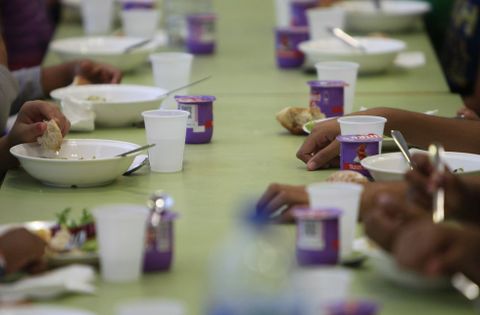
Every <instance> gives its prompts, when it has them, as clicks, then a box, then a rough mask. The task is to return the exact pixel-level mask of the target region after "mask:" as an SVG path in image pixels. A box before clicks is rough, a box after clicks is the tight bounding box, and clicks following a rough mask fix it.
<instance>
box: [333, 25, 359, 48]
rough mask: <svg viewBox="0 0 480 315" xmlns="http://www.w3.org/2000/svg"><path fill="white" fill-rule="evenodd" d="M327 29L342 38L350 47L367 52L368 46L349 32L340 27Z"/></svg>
mask: <svg viewBox="0 0 480 315" xmlns="http://www.w3.org/2000/svg"><path fill="white" fill-rule="evenodd" d="M327 30H328V31H329V32H330V33H331V34H332V35H333V36H335V37H336V38H338V39H340V40H341V41H342V42H344V43H345V44H347V45H348V46H350V47H353V48H355V49H357V50H359V51H361V52H362V53H366V52H367V48H366V47H365V46H364V45H363V44H362V43H361V42H360V41H358V40H357V39H355V38H353V37H352V36H350V35H349V34H347V33H346V32H345V31H344V30H342V29H341V28H338V27H327Z"/></svg>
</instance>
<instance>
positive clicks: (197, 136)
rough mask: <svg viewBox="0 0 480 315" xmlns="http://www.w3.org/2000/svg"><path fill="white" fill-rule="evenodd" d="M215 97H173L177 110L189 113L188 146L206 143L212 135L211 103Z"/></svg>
mask: <svg viewBox="0 0 480 315" xmlns="http://www.w3.org/2000/svg"><path fill="white" fill-rule="evenodd" d="M215 99H216V98H215V96H209V95H198V96H197V95H195V96H178V95H177V96H175V100H176V101H177V104H178V109H180V110H184V111H187V112H189V113H190V116H189V118H188V120H187V138H186V143H188V144H200V143H208V142H210V141H211V139H212V135H213V102H214V101H215Z"/></svg>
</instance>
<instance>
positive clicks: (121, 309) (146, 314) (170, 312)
mask: <svg viewBox="0 0 480 315" xmlns="http://www.w3.org/2000/svg"><path fill="white" fill-rule="evenodd" d="M185 313H186V311H185V307H184V305H183V304H182V303H180V302H178V301H174V300H163V299H158V300H154V299H151V300H150V299H144V300H138V301H132V302H127V303H124V304H121V305H119V306H118V308H117V312H116V315H160V314H161V315H184V314H185Z"/></svg>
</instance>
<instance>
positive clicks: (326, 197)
mask: <svg viewBox="0 0 480 315" xmlns="http://www.w3.org/2000/svg"><path fill="white" fill-rule="evenodd" d="M362 191H363V186H362V185H359V184H354V183H314V184H310V185H308V186H307V192H308V199H309V202H310V207H311V208H313V209H315V208H324V209H326V208H337V209H340V210H341V211H342V213H343V214H342V216H341V217H340V259H341V260H344V259H347V258H349V256H350V255H351V254H352V251H353V241H354V239H355V231H356V227H357V221H358V208H359V206H360V197H361V194H362Z"/></svg>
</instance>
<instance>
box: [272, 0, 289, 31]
mask: <svg viewBox="0 0 480 315" xmlns="http://www.w3.org/2000/svg"><path fill="white" fill-rule="evenodd" d="M274 3H275V16H276V23H277V27H287V26H290V0H274Z"/></svg>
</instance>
